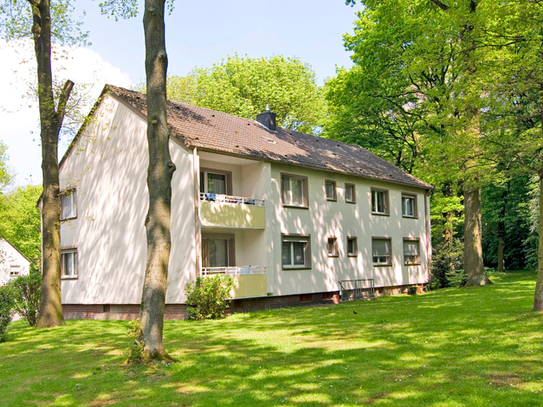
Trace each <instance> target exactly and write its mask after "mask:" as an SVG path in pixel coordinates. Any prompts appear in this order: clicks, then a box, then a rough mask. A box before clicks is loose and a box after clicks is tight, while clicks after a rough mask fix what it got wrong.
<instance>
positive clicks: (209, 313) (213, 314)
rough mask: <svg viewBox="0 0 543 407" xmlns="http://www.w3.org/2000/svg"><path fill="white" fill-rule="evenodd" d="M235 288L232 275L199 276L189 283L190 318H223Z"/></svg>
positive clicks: (188, 308)
mask: <svg viewBox="0 0 543 407" xmlns="http://www.w3.org/2000/svg"><path fill="white" fill-rule="evenodd" d="M232 288H234V279H233V278H232V277H230V276H225V275H216V276H213V277H198V278H197V279H196V281H195V282H193V283H189V284H187V288H186V292H187V312H188V316H189V319H196V320H203V319H216V318H221V317H222V316H223V314H224V312H225V310H226V309H227V308H228V302H227V301H226V300H227V298H228V297H230V291H231V290H232Z"/></svg>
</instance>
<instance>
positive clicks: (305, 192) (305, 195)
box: [280, 173, 309, 209]
mask: <svg viewBox="0 0 543 407" xmlns="http://www.w3.org/2000/svg"><path fill="white" fill-rule="evenodd" d="M280 176H281V203H282V204H283V207H286V208H303V209H309V199H308V186H307V184H308V180H307V177H305V176H303V175H296V174H290V173H281V175H280ZM291 179H296V180H300V181H302V204H301V205H297V204H294V203H293V199H292V191H291V190H290V189H289V190H288V191H285V189H284V186H285V185H286V184H288V185H289V188H290V180H291ZM285 180H288V181H286V182H285ZM285 192H287V194H288V193H290V195H291V196H290V202H285Z"/></svg>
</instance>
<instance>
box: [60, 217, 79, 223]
mask: <svg viewBox="0 0 543 407" xmlns="http://www.w3.org/2000/svg"><path fill="white" fill-rule="evenodd" d="M74 219H77V216H73V217H71V218H64V219H61V220H60V221H61V222H64V221H66V220H74Z"/></svg>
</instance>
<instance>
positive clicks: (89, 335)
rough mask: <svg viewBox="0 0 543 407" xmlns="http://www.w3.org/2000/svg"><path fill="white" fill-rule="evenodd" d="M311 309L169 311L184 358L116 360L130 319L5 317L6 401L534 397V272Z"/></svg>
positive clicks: (538, 356) (537, 357)
mask: <svg viewBox="0 0 543 407" xmlns="http://www.w3.org/2000/svg"><path fill="white" fill-rule="evenodd" d="M491 278H492V280H493V281H494V282H495V283H496V284H494V285H493V286H490V287H481V288H464V289H446V290H438V291H433V292H429V293H425V294H422V295H418V296H395V297H386V298H379V299H377V300H375V301H371V302H359V303H348V304H341V305H337V306H330V307H319V308H288V309H281V310H271V311H264V312H254V313H249V314H237V315H233V316H231V317H228V318H226V319H224V320H220V321H207V322H188V321H168V322H166V327H165V342H166V347H167V349H168V350H169V351H170V352H171V354H172V355H173V356H174V357H176V358H177V359H178V360H179V362H178V363H176V364H173V365H170V366H166V367H160V368H143V367H123V366H122V363H123V362H124V360H125V356H124V353H125V350H126V349H127V347H128V345H129V339H128V337H127V336H126V332H127V331H128V323H127V322H126V321H68V322H67V325H66V326H64V327H59V328H54V329H48V330H40V331H37V330H34V329H32V328H29V327H28V326H25V324H24V323H23V322H21V321H17V322H15V323H12V325H10V331H9V334H8V341H7V342H5V343H2V344H0V375H1V382H0V404H1V405H2V406H5V407H8V406H17V407H19V406H90V407H97V406H108V405H112V406H153V407H162V406H164V407H166V406H214V407H215V406H237V407H239V406H280V405H285V406H357V405H373V406H436V407H437V406H439V407H441V406H485V407H486V406H541V405H543V401H542V400H543V398H542V396H543V315H541V314H536V313H532V312H531V309H532V304H533V293H534V286H535V274H533V273H529V272H510V273H508V274H506V275H497V274H494V275H493V276H492V277H491Z"/></svg>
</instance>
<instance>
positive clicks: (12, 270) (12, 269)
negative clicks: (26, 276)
mask: <svg viewBox="0 0 543 407" xmlns="http://www.w3.org/2000/svg"><path fill="white" fill-rule="evenodd" d="M20 275H21V266H19V265H11V266H9V276H10V277H12V278H15V277H19V276H20Z"/></svg>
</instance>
